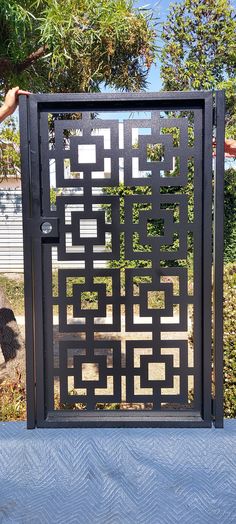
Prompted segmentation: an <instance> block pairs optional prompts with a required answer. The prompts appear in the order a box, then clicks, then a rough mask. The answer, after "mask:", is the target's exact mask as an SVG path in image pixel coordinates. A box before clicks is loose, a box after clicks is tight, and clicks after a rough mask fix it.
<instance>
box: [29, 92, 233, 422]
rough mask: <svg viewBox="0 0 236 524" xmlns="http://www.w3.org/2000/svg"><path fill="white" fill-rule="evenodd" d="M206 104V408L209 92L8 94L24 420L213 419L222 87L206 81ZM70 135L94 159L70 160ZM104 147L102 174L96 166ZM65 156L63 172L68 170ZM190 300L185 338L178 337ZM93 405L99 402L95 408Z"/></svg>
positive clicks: (217, 415) (218, 393)
mask: <svg viewBox="0 0 236 524" xmlns="http://www.w3.org/2000/svg"><path fill="white" fill-rule="evenodd" d="M127 111H129V113H130V117H127ZM124 112H126V114H124ZM134 112H138V114H137V116H135V113H134ZM76 113H77V118H72V115H74V116H75V114H76ZM99 113H102V116H101V115H99ZM110 113H112V117H111V114H110ZM132 114H133V116H132ZM216 114H217V134H216V138H217V153H216V155H217V156H216V174H215V184H214V205H215V215H214V224H213V225H214V246H215V249H214V253H215V260H214V265H215V273H214V299H215V313H214V330H215V339H214V340H215V342H214V371H215V380H214V381H215V398H214V403H213V405H214V413H213V412H212V394H211V388H212V368H211V360H212V343H211V338H212V333H211V321H212V312H211V298H212V289H211V288H212V282H211V270H212V132H213V120H212V116H213V94H212V93H210V92H193V93H179V92H176V93H175V92H168V93H135V94H116V93H115V94H96V95H93V94H53V95H30V96H29V97H28V98H27V99H26V98H25V97H23V96H21V97H20V128H21V155H22V190H23V224H24V259H25V311H26V349H27V357H26V358H27V397H28V408H27V409H28V428H34V427H35V425H36V426H37V427H76V426H78V427H93V426H97V427H102V426H103V427H104V426H105V427H106V426H120V427H122V426H133V427H137V426H157V427H158V426H160V427H161V426H163V427H180V426H182V427H210V426H211V424H212V421H213V420H214V423H215V425H216V427H221V426H222V423H223V412H222V263H223V147H224V145H223V144H224V124H223V122H224V95H223V93H222V92H217V93H216ZM121 116H122V117H123V120H122V122H123V123H119V119H121ZM105 133H108V135H107V136H109V140H110V144H108V143H106V142H105ZM122 136H123V144H122ZM133 136H135V137H136V141H137V143H134V140H133V138H132V137H133ZM176 136H177V137H178V138H176ZM157 144H159V146H160V147H161V150H160V151H161V152H160V153H159V155H160V156H159V159H156V158H155V159H153V158H150V154H149V157H148V153H147V149H148V148H150V147H151V148H152V146H155V145H157ZM80 146H85V147H87V148H88V147H90V150H91V151H92V150H93V151H95V155H96V159H95V160H94V158H92V156H91V158H90V163H88V160H89V159H87V158H86V160H83V161H81V162H80V154H81V153H78V151H81V149H79V147H80ZM107 158H108V159H110V160H109V162H110V164H109V165H110V168H109V169H110V172H109V173H106V175H105V174H104V173H105V167H104V164H105V159H107ZM173 158H175V159H176V160H175V163H173ZM120 159H123V160H122V162H123V170H122V168H121V160H120ZM133 159H135V160H133ZM135 162H136V164H137V163H138V164H139V167H138V171H136V174H135V176H134V172H135V171H134V163H135ZM69 163H70V169H71V172H74V176H73V177H72V176H71V177H68V175H67V173H68V165H69ZM52 165H53V166H54V167H55V175H53V176H55V177H56V187H57V189H58V191H57V197H56V204H55V208H53V207H52V205H51V196H50V195H51V192H52V189H51V186H50V184H51V177H52V172H51V167H50V166H52ZM106 165H107V164H106ZM65 166H67V167H65ZM121 172H122V175H121ZM78 173H83V177H82V178H81V175H80V176H78ZM101 173H102V174H101ZM189 173H192V179H191V177H190V175H189ZM107 175H108V176H107ZM122 177H123V178H122ZM122 184H124V186H125V194H124V196H122V195H121V189H122V187H123V185H122ZM99 188H102V189H99ZM128 189H129V192H128ZM190 200H191V201H193V205H194V215H193V216H190V214H189V201H190ZM73 206H74V208H73ZM137 209H138V219H137ZM135 210H136V215H135ZM68 214H69V215H68ZM68 216H69V217H70V218H69V220H68ZM134 217H136V218H134ZM91 221H93V223H94V222H96V232H95V233H92V235H90V236H89V235H88V236H86V234H85V233H84V231H83V229H82V225H81V224H82V223H84V222H86V224H87V226H86V227H91V223H92V222H91ZM155 221H158V224H159V226H160V223H161V224H162V228H161V229H160V227H159V226H158V227H159V229H158V230H157V229H156V230H155V231H156V233H155V234H152V235H151V234H150V229H149V225H150V223H153V224H155V223H156V222H155ZM45 222H46V223H47V224H46V225H47V226H48V225H50V224H51V227H50V228H49V232H48V233H43V228H42V224H43V223H45ZM89 224H90V226H89ZM68 238H70V242H71V247H70V248H68ZM108 238H109V240H107V239H108ZM134 238H135V239H136V240H135V241H136V244H134ZM137 239H138V247H137ZM190 241H192V246H193V269H194V271H193V291H192V290H191V289H190V287H189V274H188V272H189V259H188V245H189V244H188V243H189V242H190ZM102 246H106V247H105V249H104V247H103V248H102ZM145 246H148V247H145ZM121 247H122V249H124V253H123V262H122V264H121V263H120V262H119V260H120V252H121ZM75 248H76V249H75ZM77 248H78V249H77ZM55 252H56V253H57V259H58V261H57V263H58V266H59V269H55V265H54V262H53V253H55ZM124 260H125V261H126V262H124ZM98 261H99V262H98ZM106 261H107V262H106ZM127 261H130V262H129V263H128V262H127ZM114 262H116V267H114ZM83 265H84V266H83ZM76 279H77V280H76ZM137 279H139V283H138V284H135V282H137ZM121 280H122V286H121ZM55 281H56V282H57V284H56V289H55ZM123 281H124V282H123ZM68 282H72V284H71V287H70V290H69V287H68V285H69V284H68ZM108 282H109V285H108ZM175 282H178V286H179V287H178V289H177V290H176V289H175V285H174V283H175ZM135 285H136V287H135ZM134 290H136V291H134ZM137 290H138V291H137ZM153 292H154V293H156V292H159V293H161V294H162V298H164V302H163V303H162V304H161V305H158V303H157V304H156V303H155V306H151V305H150V303H149V293H153ZM84 293H85V294H86V293H87V294H88V293H90V294H91V293H94V294H95V295H96V297H97V304H96V306H95V307H94V306H93V307H92V308H87V309H86V307H84V302H83V299H82V296H83V294H84ZM191 307H192V308H193V320H194V330H193V334H192V337H193V350H192V349H191V346H190V344H191V343H190V340H189V339H188V337H189V308H191ZM56 308H57V309H56ZM134 309H135V311H134ZM177 310H178V311H179V317H176V313H175V312H176V311H177ZM55 311H56V312H57V313H56V314H58V326H57V325H55ZM137 311H139V322H140V323H139V322H137V318H136V317H137ZM68 315H71V316H72V321H71V320H70V321H69V320H68ZM98 317H99V319H100V320H99V321H98V320H97V318H98ZM167 317H172V319H173V321H172V323H171V324H170V323H169V320H168V318H167ZM105 319H106V321H105ZM122 330H123V332H122ZM55 331H56V335H55ZM124 332H125V333H124ZM86 366H87V368H86ZM91 366H92V369H93V375H92V376H93V378H91V376H89V378H88V376H87V375H86V373H85V374H84V369H87V370H88V369H91ZM94 370H96V372H95V371H94ZM151 370H152V371H151ZM160 370H161V371H160ZM163 370H164V371H163ZM152 373H154V375H155V373H157V374H156V375H155V377H156V378H153V375H152ZM158 373H159V375H158ZM71 380H72V383H73V384H74V386H73V390H70V388H69V384H70V383H71V382H70V381H71ZM191 380H192V381H193V382H191ZM192 383H193V384H194V386H193V387H192V389H191V386H190V385H189V384H192ZM55 384H57V386H58V388H59V389H58V390H57V389H56V386H55ZM57 397H59V398H60V405H58V399H57ZM101 404H103V405H104V404H105V406H103V407H105V409H99V406H100V405H101ZM78 405H79V406H80V408H81V407H82V408H83V409H78ZM127 405H128V406H129V407H130V408H131V409H125V408H127ZM137 405H138V407H139V408H140V409H138V410H136V409H135V408H136V407H137ZM100 407H101V406H100ZM118 407H119V408H120V409H118ZM72 408H73V409H72ZM106 408H108V409H106ZM109 408H110V409H109ZM111 408H113V409H111ZM114 408H115V409H114Z"/></svg>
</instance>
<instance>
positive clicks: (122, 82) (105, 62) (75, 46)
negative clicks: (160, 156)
mask: <svg viewBox="0 0 236 524" xmlns="http://www.w3.org/2000/svg"><path fill="white" fill-rule="evenodd" d="M156 26H157V21H156V18H155V17H154V13H153V11H152V10H150V9H142V8H140V9H136V8H134V5H133V1H132V0H65V1H64V2H61V0H53V1H52V0H35V1H33V2H32V1H31V0H1V4H0V27H1V42H0V57H1V58H0V82H1V88H0V90H2V91H4V90H6V89H7V88H8V87H9V86H12V85H20V86H21V87H22V88H27V89H30V90H32V91H52V92H53V91H61V92H67V91H70V92H78V91H98V90H100V86H101V84H102V83H105V85H110V86H113V87H115V88H118V89H125V90H126V89H127V90H131V91H133V90H134V91H135V90H139V89H142V88H144V87H145V85H146V76H147V73H148V70H149V68H150V65H151V63H152V62H153V60H154V57H155V54H156V45H155V37H156Z"/></svg>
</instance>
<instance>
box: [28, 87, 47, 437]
mask: <svg viewBox="0 0 236 524" xmlns="http://www.w3.org/2000/svg"><path fill="white" fill-rule="evenodd" d="M29 115H30V128H31V144H30V154H31V170H32V181H31V198H32V219H33V220H34V222H35V223H37V222H39V220H40V218H41V178H40V177H41V173H40V152H39V110H38V104H37V101H36V100H35V95H30V97H29ZM32 252H33V254H32V256H33V269H34V275H33V276H34V280H33V285H34V288H33V289H34V332H35V364H36V423H37V426H38V427H40V425H41V424H42V423H43V421H44V415H45V413H44V387H45V383H44V357H43V355H44V324H43V282H42V239H41V236H40V235H39V234H36V235H34V237H33V239H32Z"/></svg>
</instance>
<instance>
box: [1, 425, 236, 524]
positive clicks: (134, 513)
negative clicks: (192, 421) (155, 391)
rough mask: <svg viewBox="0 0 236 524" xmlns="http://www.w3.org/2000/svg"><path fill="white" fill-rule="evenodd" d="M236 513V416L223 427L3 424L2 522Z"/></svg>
mask: <svg viewBox="0 0 236 524" xmlns="http://www.w3.org/2000/svg"><path fill="white" fill-rule="evenodd" d="M180 522H181V524H185V523H191V524H205V523H206V524H211V523H214V524H215V523H221V524H224V523H225V524H230V523H234V524H235V523H236V420H231V421H225V428H224V430H220V429H218V430H215V429H182V430H179V429H69V430H68V429H61V430H57V429H54V430H53V429H52V430H46V429H42V430H33V431H27V430H26V428H25V424H24V423H20V422H18V423H17V422H8V423H1V424H0V523H3V524H7V523H14V524H49V523H50V524H51V523H53V524H54V523H55V524H64V523H65V524H77V523H78V524H169V523H180Z"/></svg>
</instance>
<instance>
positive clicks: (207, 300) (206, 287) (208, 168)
mask: <svg viewBox="0 0 236 524" xmlns="http://www.w3.org/2000/svg"><path fill="white" fill-rule="evenodd" d="M212 115H213V97H212V93H209V95H208V96H207V98H206V99H205V110H204V128H203V129H204V132H203V136H204V164H203V226H202V238H203V261H202V262H203V266H202V270H203V297H202V298H203V302H202V315H203V333H202V337H203V368H202V373H203V418H204V421H205V422H206V421H211V384H212V377H211V354H212V350H211V347H212V342H211V336H212V335H211V321H212V309H211V296H212V285H211V271H212V126H213V120H212Z"/></svg>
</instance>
